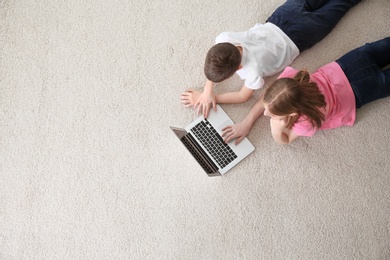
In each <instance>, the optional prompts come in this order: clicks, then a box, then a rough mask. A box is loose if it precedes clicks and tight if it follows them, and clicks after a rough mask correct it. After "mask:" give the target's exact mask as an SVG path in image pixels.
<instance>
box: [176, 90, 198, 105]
mask: <svg viewBox="0 0 390 260" xmlns="http://www.w3.org/2000/svg"><path fill="white" fill-rule="evenodd" d="M201 94H202V93H201V92H199V91H197V90H193V89H189V90H187V91H186V92H183V93H181V95H180V100H181V103H182V104H183V105H184V106H185V107H192V106H194V104H195V102H196V101H197V100H198V99H199V97H200V95H201Z"/></svg>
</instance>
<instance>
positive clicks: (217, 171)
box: [170, 105, 255, 176]
mask: <svg viewBox="0 0 390 260" xmlns="http://www.w3.org/2000/svg"><path fill="white" fill-rule="evenodd" d="M232 124H234V123H233V121H232V120H231V119H230V117H229V116H228V115H227V114H226V113H225V111H223V110H222V108H221V107H220V106H219V105H217V111H214V109H210V113H209V116H208V118H207V119H206V118H204V117H203V116H200V117H198V118H197V119H195V120H194V121H193V122H192V123H191V124H189V125H188V126H187V127H186V128H185V129H183V128H177V127H170V128H171V129H172V130H173V132H174V133H175V134H176V136H177V137H179V139H180V140H181V142H182V143H183V144H184V146H185V147H186V148H187V149H188V150H189V151H190V153H191V154H192V155H193V156H194V158H195V159H196V160H197V161H198V163H199V164H200V165H201V166H202V168H203V169H204V171H205V172H206V173H207V175H208V176H219V175H221V174H225V173H226V172H228V171H229V170H230V169H232V168H233V167H234V166H235V165H236V164H237V163H239V162H240V161H241V160H242V159H244V158H245V157H246V156H248V155H249V154H250V153H251V152H253V151H254V150H255V147H254V146H253V145H252V144H251V143H250V142H249V140H248V139H247V138H244V139H243V140H242V141H241V142H240V143H239V144H238V145H236V144H234V141H232V142H229V143H228V144H226V143H225V142H224V141H223V138H222V136H221V134H222V129H223V128H224V127H225V126H228V125H232Z"/></svg>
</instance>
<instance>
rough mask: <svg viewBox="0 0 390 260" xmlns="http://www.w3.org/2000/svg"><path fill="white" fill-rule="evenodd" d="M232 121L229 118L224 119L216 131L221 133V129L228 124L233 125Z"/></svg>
mask: <svg viewBox="0 0 390 260" xmlns="http://www.w3.org/2000/svg"><path fill="white" fill-rule="evenodd" d="M233 124H234V123H233V122H232V121H230V120H226V121H225V122H224V123H222V124H221V125H219V126H218V130H217V131H218V132H219V133H221V132H222V129H224V128H225V127H227V126H228V125H233Z"/></svg>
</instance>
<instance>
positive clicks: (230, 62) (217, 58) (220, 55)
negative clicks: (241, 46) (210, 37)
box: [204, 42, 241, 83]
mask: <svg viewBox="0 0 390 260" xmlns="http://www.w3.org/2000/svg"><path fill="white" fill-rule="evenodd" d="M240 64H241V53H240V51H239V50H238V48H237V47H236V46H234V45H233V44H231V43H228V42H223V43H218V44H216V45H214V46H213V47H211V48H210V50H209V51H208V52H207V55H206V61H205V64H204V73H205V75H206V78H207V79H208V80H210V81H212V82H215V83H219V82H221V81H224V80H225V79H227V78H230V77H231V76H233V74H234V73H235V72H236V71H237V69H238V67H239V66H240Z"/></svg>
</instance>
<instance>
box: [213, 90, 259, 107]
mask: <svg viewBox="0 0 390 260" xmlns="http://www.w3.org/2000/svg"><path fill="white" fill-rule="evenodd" d="M254 92H255V90H253V89H250V88H248V87H246V86H243V87H242V88H241V90H240V91H236V92H226V93H222V94H216V95H215V99H216V101H217V103H218V104H237V103H244V102H246V101H248V99H249V98H250V97H251V96H252V95H253V93H254Z"/></svg>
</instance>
